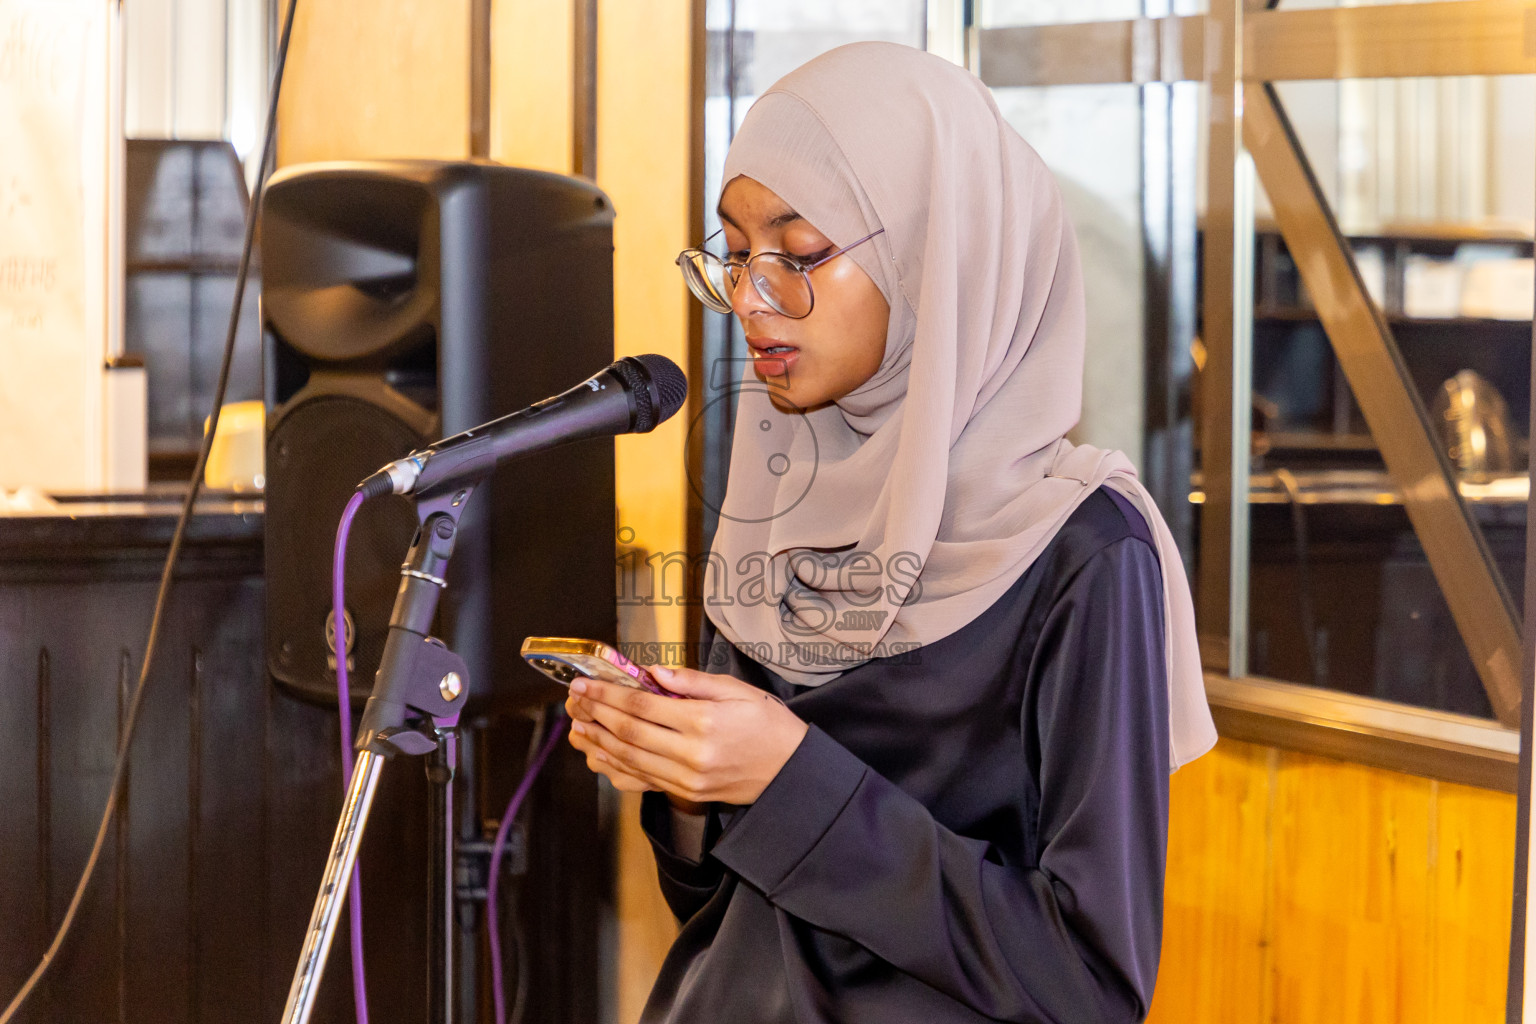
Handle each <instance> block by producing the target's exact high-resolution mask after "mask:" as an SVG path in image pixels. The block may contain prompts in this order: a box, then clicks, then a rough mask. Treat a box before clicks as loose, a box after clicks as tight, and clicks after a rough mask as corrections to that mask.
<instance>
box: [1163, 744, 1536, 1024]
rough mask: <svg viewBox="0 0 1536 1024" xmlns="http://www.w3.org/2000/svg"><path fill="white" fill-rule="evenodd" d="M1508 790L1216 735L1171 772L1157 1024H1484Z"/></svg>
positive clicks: (1496, 968)
mask: <svg viewBox="0 0 1536 1024" xmlns="http://www.w3.org/2000/svg"><path fill="white" fill-rule="evenodd" d="M1514 832H1515V801H1514V797H1512V796H1510V795H1508V794H1504V793H1493V792H1488V791H1485V790H1479V789H1472V788H1470V787H1465V786H1454V785H1450V784H1447V783H1439V782H1433V781H1430V780H1428V779H1423V778H1419V777H1417V776H1412V775H1405V774H1402V773H1398V772H1388V771H1383V770H1380V769H1375V768H1367V767H1364V766H1362V765H1355V764H1347V763H1343V762H1339V761H1332V760H1328V759H1326V758H1318V757H1310V756H1306V755H1302V754H1294V753H1289V752H1282V751H1278V750H1274V749H1270V748H1265V747H1259V746H1254V745H1251V744H1243V743H1236V742H1233V741H1229V740H1223V741H1221V743H1219V744H1218V745H1217V747H1216V750H1215V751H1213V752H1212V753H1211V754H1209V755H1207V756H1206V757H1204V758H1202V759H1200V760H1199V761H1196V762H1195V763H1194V764H1192V765H1190V766H1188V767H1187V768H1185V769H1183V770H1182V771H1180V772H1179V773H1178V774H1177V775H1175V776H1174V779H1173V789H1172V809H1171V815H1170V827H1169V841H1168V882H1167V892H1166V898H1165V907H1164V932H1163V962H1162V969H1161V973H1160V976H1159V979H1158V989H1157V993H1156V996H1155V998H1154V1000H1153V1006H1152V1015H1151V1018H1150V1019H1151V1020H1153V1021H1155V1022H1160V1024H1161V1022H1166V1024H1171V1022H1175V1021H1177V1022H1181V1024H1182V1022H1186V1021H1202V1022H1203V1021H1219V1022H1222V1024H1313V1022H1318V1024H1321V1022H1327V1024H1334V1022H1345V1024H1377V1022H1393V1024H1397V1022H1403V1024H1421V1022H1422V1024H1462V1022H1466V1024H1473V1022H1477V1024H1493V1022H1495V1021H1499V1020H1502V1019H1503V1015H1504V1004H1503V1000H1504V979H1505V970H1506V963H1507V950H1508V941H1509V920H1510V906H1511V888H1512V882H1513V877H1514Z"/></svg>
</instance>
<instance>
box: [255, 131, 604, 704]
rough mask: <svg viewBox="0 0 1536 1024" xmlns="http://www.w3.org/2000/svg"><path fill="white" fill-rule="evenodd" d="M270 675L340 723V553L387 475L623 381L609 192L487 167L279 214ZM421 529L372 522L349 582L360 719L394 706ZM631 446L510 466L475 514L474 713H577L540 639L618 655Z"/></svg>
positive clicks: (266, 258)
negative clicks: (387, 645) (370, 482)
mask: <svg viewBox="0 0 1536 1024" xmlns="http://www.w3.org/2000/svg"><path fill="white" fill-rule="evenodd" d="M261 259H262V269H263V280H262V298H261V312H262V326H263V339H264V341H263V346H264V359H265V372H266V404H267V469H266V474H267V481H266V575H267V666H268V669H269V671H270V673H271V675H272V676H273V678H274V679H276V680H277V681H278V682H279V683H280V684H282V685H284V686H286V687H288V688H290V689H291V690H293V691H295V692H297V693H299V694H301V695H303V696H305V697H308V698H311V699H315V700H319V701H330V702H332V703H334V701H335V699H336V684H335V674H334V661H333V658H334V657H335V655H334V653H333V649H332V642H333V641H332V640H331V635H332V633H333V630H332V628H331V625H330V623H329V615H330V608H331V597H330V593H331V566H332V545H333V543H334V540H335V535H336V527H337V521H338V519H339V518H340V515H341V512H342V509H343V507H344V505H345V504H346V501H347V499H348V498H349V497H350V495H351V494H352V491H353V489H354V488H355V487H356V485H357V483H358V482H359V481H360V480H362V479H363V478H364V477H365V476H367V475H368V474H370V473H372V472H373V471H374V470H376V469H378V468H379V467H380V466H382V465H383V464H384V463H386V462H389V461H391V460H393V459H397V458H399V457H400V456H402V455H405V454H406V453H407V452H410V451H411V450H412V449H415V448H418V447H421V446H422V445H424V444H426V443H429V442H430V441H432V440H435V439H437V438H439V437H442V436H445V435H449V434H454V433H457V432H459V431H461V430H465V429H468V428H470V427H473V426H475V425H477V424H479V423H483V422H485V421H486V420H490V419H493V418H495V417H497V416H501V415H504V414H506V413H509V412H513V411H515V410H517V409H520V408H522V407H524V406H527V405H530V404H532V403H534V402H536V401H539V400H540V399H543V398H546V397H548V396H550V395H553V394H556V393H558V392H560V391H564V390H565V389H566V388H568V387H570V386H572V385H574V384H577V383H580V382H581V381H582V380H583V379H584V378H586V377H588V376H590V375H591V374H592V373H594V372H596V371H598V370H600V369H602V368H603V367H604V366H606V365H608V363H610V362H611V361H612V360H613V209H612V206H611V204H610V203H609V201H608V199H607V197H606V196H605V195H604V194H603V193H602V192H601V191H600V190H599V189H598V188H597V187H595V186H594V185H592V184H591V183H589V182H586V181H582V180H579V179H575V178H570V177H565V176H563V175H558V174H549V173H544V172H540V171H531V170H524V169H520V168H513V167H503V166H499V165H496V164H492V163H488V162H482V161H475V162H457V163H448V162H436V161H381V162H366V163H345V164H320V165H311V166H304V167H296V168H292V169H289V170H286V171H284V172H282V173H280V174H278V175H276V176H274V178H273V179H272V182H271V185H270V186H269V188H268V191H267V195H266V199H265V202H264V203H263V207H262V211H261ZM415 527H416V514H415V509H414V506H413V505H412V504H411V502H410V501H409V500H408V499H406V498H403V497H387V498H379V499H374V500H371V501H369V502H368V503H367V504H365V505H364V506H363V509H362V511H361V513H360V514H359V516H358V518H357V521H356V523H355V524H354V526H353V528H352V532H351V536H350V541H349V546H348V563H347V576H346V600H347V618H348V619H349V620H350V621H349V622H348V623H347V624H346V627H347V628H346V630H345V633H346V634H347V637H348V651H349V655H348V656H349V658H350V661H349V669H350V670H351V673H352V675H351V682H352V687H353V693H352V698H353V700H354V701H356V700H360V699H362V698H365V697H366V696H367V694H368V692H369V691H370V689H371V688H372V684H373V677H374V674H375V672H376V671H377V669H378V663H379V656H380V653H381V651H382V649H383V643H384V636H385V633H386V631H387V626H388V622H389V616H390V610H391V607H392V605H393V601H394V596H395V591H396V588H397V586H398V583H399V572H400V565H401V563H402V562H403V561H404V558H405V554H406V550H407V548H408V547H409V544H410V540H411V536H412V533H413V532H414V530H415ZM613 545H614V467H613V441H612V439H607V438H604V439H597V440H589V441H582V442H578V443H575V444H572V445H568V446H565V447H562V448H557V449H555V450H553V451H550V452H545V453H542V454H540V455H535V456H532V457H529V458H527V459H524V460H521V461H518V462H516V463H513V464H510V465H507V466H503V467H501V468H500V469H498V470H497V472H496V473H495V474H494V475H493V477H492V478H491V479H490V480H488V481H487V482H486V484H484V485H482V487H481V488H480V489H479V490H478V491H477V492H476V493H475V495H474V496H473V497H472V498H471V499H470V507H469V510H468V511H467V512H466V514H465V516H464V518H463V520H462V521H461V530H460V534H459V540H458V543H457V547H456V550H455V553H454V557H453V560H452V562H451V564H450V567H449V571H448V588H447V591H446V592H445V594H444V597H443V601H442V604H441V606H440V613H439V615H440V623H439V628H438V631H437V632H438V635H439V636H441V637H442V638H443V639H444V640H446V641H448V642H449V643H450V644H451V645H452V647H453V648H454V650H456V651H458V653H459V654H461V655H462V656H463V657H464V659H465V661H466V662H467V663H468V666H469V670H470V677H471V702H470V705H469V706H470V709H471V711H472V712H473V711H475V710H476V709H479V710H480V711H485V710H488V709H490V708H493V707H494V708H497V709H516V708H518V707H522V706H530V705H534V704H538V703H542V702H544V701H547V700H550V699H554V698H556V697H558V696H560V695H561V691H560V690H559V688H558V687H556V686H555V685H554V684H553V683H550V682H548V681H547V680H545V679H544V678H543V677H542V676H540V675H539V674H538V673H536V672H534V671H533V670H532V669H529V668H528V667H527V666H525V665H524V664H523V662H522V659H521V658H520V657H519V655H518V649H519V646H520V645H521V642H522V639H523V637H524V636H527V635H530V634H549V635H563V636H585V637H591V638H593V639H606V640H609V641H610V642H611V640H612V638H613V637H614V635H615V633H616V630H617V616H616V610H615V603H614V582H613V581H614V557H613V551H614V546H613Z"/></svg>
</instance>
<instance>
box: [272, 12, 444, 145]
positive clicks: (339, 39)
mask: <svg viewBox="0 0 1536 1024" xmlns="http://www.w3.org/2000/svg"><path fill="white" fill-rule="evenodd" d="M285 6H286V5H285ZM469 13H470V5H469V0H326V2H320V3H316V2H306V3H302V4H300V5H299V11H298V17H297V18H296V20H295V22H294V26H293V42H292V44H291V45H290V47H289V53H288V70H287V72H286V74H285V77H284V81H283V94H282V100H281V106H280V108H279V110H278V118H279V125H280V128H279V132H278V139H277V161H278V164H279V165H280V166H286V165H289V164H296V163H308V162H310V161H314V160H365V159H377V158H386V157H428V158H432V159H444V160H457V159H462V158H464V157H467V156H468V155H469V81H470V79H469V56H470V33H469V29H470V24H469Z"/></svg>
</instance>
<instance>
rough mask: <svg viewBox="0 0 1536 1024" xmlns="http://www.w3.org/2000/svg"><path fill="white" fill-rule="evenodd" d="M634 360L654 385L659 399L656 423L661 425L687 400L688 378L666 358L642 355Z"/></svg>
mask: <svg viewBox="0 0 1536 1024" xmlns="http://www.w3.org/2000/svg"><path fill="white" fill-rule="evenodd" d="M636 358H637V359H638V360H639V361H640V364H641V365H642V366H644V367H645V369H646V372H647V373H649V374H650V375H651V382H652V383H653V384H655V385H656V394H657V395H658V396H659V397H660V399H661V408H659V409H657V410H656V422H657V423H663V422H665V421H666V420H669V419H671V418H672V416H673V415H674V414H675V413H676V412H677V410H679V409H681V408H682V407H683V403H684V402H686V401H687V400H688V378H687V377H686V376H684V375H683V371H682V370H679V369H678V368H677V364H676V363H674V362H673V361H672V360H670V359H668V358H667V357H666V356H658V355H643V356H637V357H636Z"/></svg>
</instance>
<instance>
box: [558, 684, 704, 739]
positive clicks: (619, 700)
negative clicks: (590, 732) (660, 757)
mask: <svg viewBox="0 0 1536 1024" xmlns="http://www.w3.org/2000/svg"><path fill="white" fill-rule="evenodd" d="M571 692H572V693H573V694H575V695H576V696H578V697H581V698H584V699H586V700H588V701H591V702H592V704H593V705H594V707H592V708H589V711H593V712H595V711H596V707H595V705H599V704H602V705H607V706H608V707H611V708H617V709H618V710H619V711H623V712H624V713H625V714H628V715H632V716H633V717H635V718H643V719H644V720H645V721H647V722H654V723H655V724H657V725H661V726H665V727H666V728H668V729H676V730H682V729H684V728H686V727H687V725H688V722H689V719H690V717H691V709H688V708H684V707H682V705H683V703H684V702H683V701H680V700H674V699H673V698H671V697H659V696H657V695H656V694H654V693H647V692H646V691H645V690H640V689H636V688H635V687H633V686H624V685H622V684H620V683H605V682H603V681H602V680H601V679H576V680H573V681H572V682H571Z"/></svg>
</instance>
